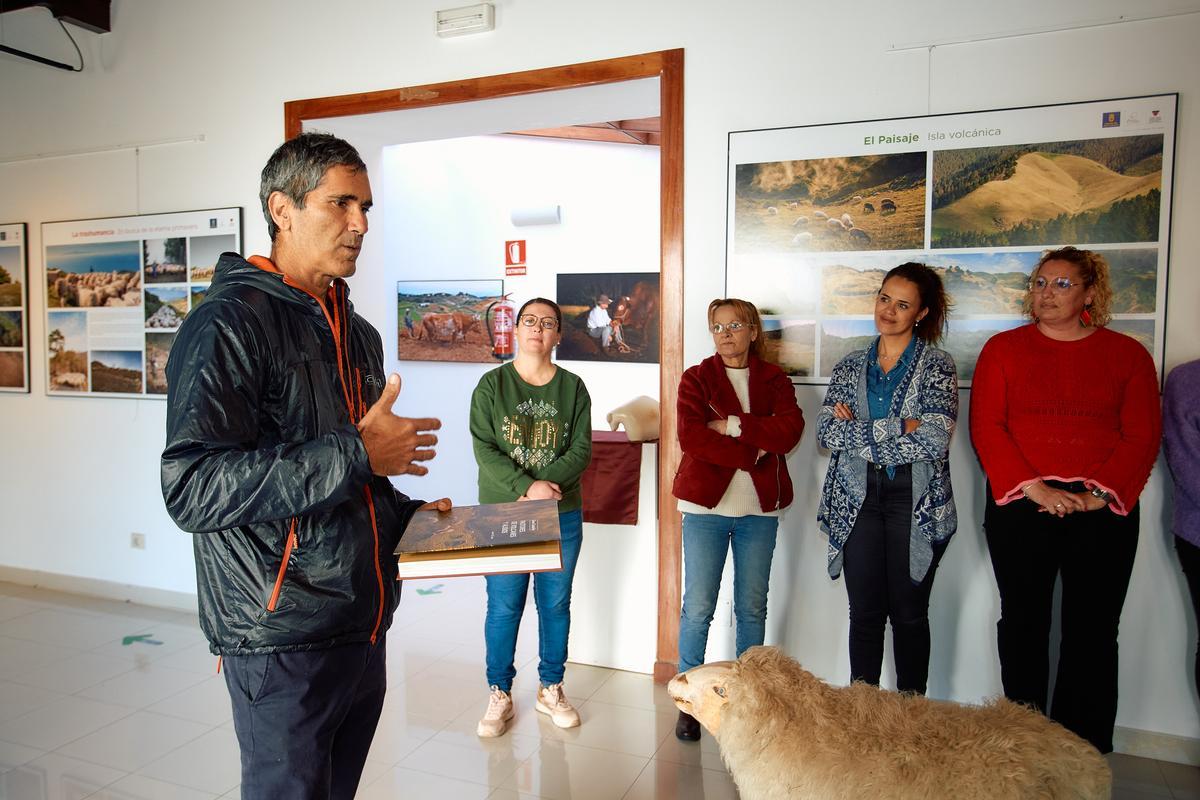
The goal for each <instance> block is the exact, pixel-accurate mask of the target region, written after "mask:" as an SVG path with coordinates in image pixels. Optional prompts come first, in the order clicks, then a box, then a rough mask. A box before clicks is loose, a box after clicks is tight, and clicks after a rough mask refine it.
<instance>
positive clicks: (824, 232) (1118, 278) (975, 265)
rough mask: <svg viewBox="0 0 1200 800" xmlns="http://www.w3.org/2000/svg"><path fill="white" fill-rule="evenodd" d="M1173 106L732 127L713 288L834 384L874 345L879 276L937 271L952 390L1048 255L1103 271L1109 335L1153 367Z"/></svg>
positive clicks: (1160, 323) (779, 349) (1105, 104)
mask: <svg viewBox="0 0 1200 800" xmlns="http://www.w3.org/2000/svg"><path fill="white" fill-rule="evenodd" d="M1177 100H1178V96H1177V95H1174V94H1167V95H1154V96H1147V97H1132V98H1122V99H1117V100H1101V101H1095V102H1087V103H1065V104H1061V105H1054V106H1034V107H1029V108H1010V109H1002V110H997V111H976V112H970V113H964V114H940V115H935V116H925V117H904V118H898V119H886V120H874V121H868V122H848V123H840V124H833V125H809V126H803V127H795V128H777V129H772V130H760V131H735V132H733V133H731V134H730V135H729V165H728V169H729V173H728V175H729V187H730V189H729V197H728V206H727V216H728V229H727V231H726V261H725V288H726V294H727V295H729V296H733V297H742V298H744V299H746V300H749V301H751V302H753V303H754V304H755V305H757V306H758V308H759V310H760V311H761V312H762V314H763V333H764V335H765V336H766V337H767V351H768V357H769V358H770V359H771V360H772V361H774V362H775V363H777V364H779V365H780V366H781V367H782V368H783V369H784V370H785V371H786V372H787V373H788V374H789V375H790V376H791V377H792V380H793V381H794V382H796V383H816V384H822V383H826V382H828V376H829V374H830V372H831V371H832V369H833V367H834V365H835V364H836V363H837V361H838V359H840V358H841V357H843V356H845V355H846V354H847V353H849V352H851V351H852V350H855V349H859V348H861V347H864V346H867V345H869V344H870V342H871V341H872V340H873V338H874V337H875V335H876V333H875V330H874V324H873V316H872V314H873V310H874V303H875V295H876V293H877V292H878V291H879V287H880V285H881V284H882V282H883V276H884V275H885V274H886V273H887V271H888V270H890V269H891V268H892V267H895V266H898V265H900V264H902V263H904V262H906V261H918V262H922V263H925V264H928V265H929V266H931V267H933V268H934V269H935V270H936V271H937V272H938V273H939V274H940V275H941V277H942V281H943V282H944V284H945V286H946V290H947V293H948V294H949V295H950V300H951V302H952V304H953V307H952V310H951V314H950V317H949V323H948V331H947V334H946V337H945V339H943V342H942V345H941V346H942V348H943V349H945V350H947V351H949V352H950V353H951V354H952V355H953V356H954V358H955V363H956V364H957V366H958V370H959V381H960V385H962V386H964V387H965V386H970V380H971V376H972V375H973V374H974V369H975V359H976V358H977V356H978V354H979V350H980V349H981V348H982V347H983V344H984V342H986V341H987V339H988V338H989V337H990V336H992V335H993V334H995V333H998V332H1000V331H1003V330H1008V329H1010V328H1014V327H1017V326H1019V325H1023V324H1025V323H1026V322H1027V321H1028V319H1027V318H1026V317H1025V316H1024V315H1023V313H1022V305H1023V303H1024V299H1025V295H1026V289H1027V286H1028V283H1029V276H1030V273H1031V272H1032V271H1033V268H1034V267H1035V266H1036V265H1037V262H1038V259H1039V258H1040V256H1041V254H1042V252H1043V251H1045V250H1048V249H1052V248H1058V247H1063V246H1066V245H1075V246H1077V247H1081V248H1087V249H1090V250H1094V251H1096V252H1099V253H1100V254H1101V255H1103V256H1104V258H1105V259H1106V260H1107V261H1108V264H1109V266H1110V268H1111V278H1112V284H1113V294H1114V298H1113V314H1114V317H1113V321H1112V323H1111V325H1110V327H1111V328H1112V329H1113V330H1117V331H1120V332H1122V333H1126V334H1128V335H1130V336H1133V337H1134V338H1135V339H1137V340H1138V341H1140V342H1142V344H1144V345H1145V346H1146V348H1147V350H1149V351H1150V353H1151V355H1152V356H1153V357H1154V361H1155V364H1156V365H1157V366H1158V368H1159V370H1160V374H1161V370H1162V360H1163V349H1164V342H1163V334H1164V332H1165V323H1166V320H1165V305H1166V304H1165V299H1166V286H1167V265H1168V253H1167V243H1168V242H1169V241H1170V236H1169V234H1170V230H1169V226H1170V219H1171V209H1170V204H1171V186H1172V180H1173V166H1174V157H1175V124H1176V105H1177Z"/></svg>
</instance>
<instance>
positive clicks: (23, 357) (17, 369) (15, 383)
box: [0, 222, 29, 392]
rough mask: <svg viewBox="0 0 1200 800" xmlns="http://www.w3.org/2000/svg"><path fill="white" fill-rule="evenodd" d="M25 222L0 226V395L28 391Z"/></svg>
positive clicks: (27, 291)
mask: <svg viewBox="0 0 1200 800" xmlns="http://www.w3.org/2000/svg"><path fill="white" fill-rule="evenodd" d="M25 240H26V229H25V223H23V222H22V223H16V224H13V225H0V392H28V391H29V259H28V254H27V253H26V250H25Z"/></svg>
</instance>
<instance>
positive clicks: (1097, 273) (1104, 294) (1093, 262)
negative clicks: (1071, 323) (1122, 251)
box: [1023, 246, 1113, 328]
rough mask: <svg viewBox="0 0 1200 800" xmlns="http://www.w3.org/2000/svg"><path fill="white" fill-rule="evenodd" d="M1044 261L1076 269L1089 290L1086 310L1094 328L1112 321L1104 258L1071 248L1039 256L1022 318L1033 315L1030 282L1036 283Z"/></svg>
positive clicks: (1109, 285)
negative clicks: (1069, 265) (1070, 265)
mask: <svg viewBox="0 0 1200 800" xmlns="http://www.w3.org/2000/svg"><path fill="white" fill-rule="evenodd" d="M1047 261H1066V262H1068V263H1070V264H1074V265H1075V267H1076V268H1077V269H1078V270H1079V276H1080V277H1081V278H1082V279H1083V285H1084V286H1085V287H1087V288H1089V289H1091V290H1092V302H1091V304H1090V305H1088V306H1087V307H1086V308H1087V312H1088V314H1089V315H1090V316H1091V318H1092V326H1093V327H1096V328H1102V327H1104V326H1105V325H1107V324H1108V323H1109V322H1110V321H1111V320H1112V299H1113V291H1112V280H1111V279H1110V278H1109V270H1108V262H1107V261H1105V260H1104V256H1102V255H1100V254H1099V253H1096V252H1093V251H1092V250H1080V249H1079V248H1077V247H1070V246H1068V247H1060V248H1058V249H1057V250H1047V251H1045V252H1044V253H1042V257H1041V258H1040V259H1039V260H1038V263H1037V266H1036V267H1034V268H1033V272H1032V273H1031V274H1030V276H1029V288H1027V289H1026V290H1025V302H1024V305H1023V309H1024V311H1025V316H1027V317H1032V316H1033V282H1034V281H1036V280H1037V276H1038V272H1039V271H1040V270H1041V268H1042V265H1043V264H1045V263H1046V262H1047Z"/></svg>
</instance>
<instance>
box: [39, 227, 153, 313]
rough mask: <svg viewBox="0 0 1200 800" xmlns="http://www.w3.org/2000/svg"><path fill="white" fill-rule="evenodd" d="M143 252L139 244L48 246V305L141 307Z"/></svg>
mask: <svg viewBox="0 0 1200 800" xmlns="http://www.w3.org/2000/svg"><path fill="white" fill-rule="evenodd" d="M141 250H142V248H141V246H140V244H139V243H138V242H136V241H133V242H89V243H87V244H60V245H50V246H48V247H47V248H46V304H47V305H48V306H49V307H50V308H101V307H108V308H121V307H133V306H139V305H141V303H142V252H141Z"/></svg>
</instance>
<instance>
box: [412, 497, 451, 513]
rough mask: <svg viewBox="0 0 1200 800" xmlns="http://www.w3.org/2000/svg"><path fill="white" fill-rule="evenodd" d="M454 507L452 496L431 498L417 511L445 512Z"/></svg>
mask: <svg viewBox="0 0 1200 800" xmlns="http://www.w3.org/2000/svg"><path fill="white" fill-rule="evenodd" d="M452 508H454V503H452V502H450V498H449V497H443V498H442V499H441V500H430V501H429V502H428V503H424V504H422V505H421V506H420V507H418V508H417V511H439V512H441V513H443V514H445V513H446V512H447V511H449V510H450V509H452Z"/></svg>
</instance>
